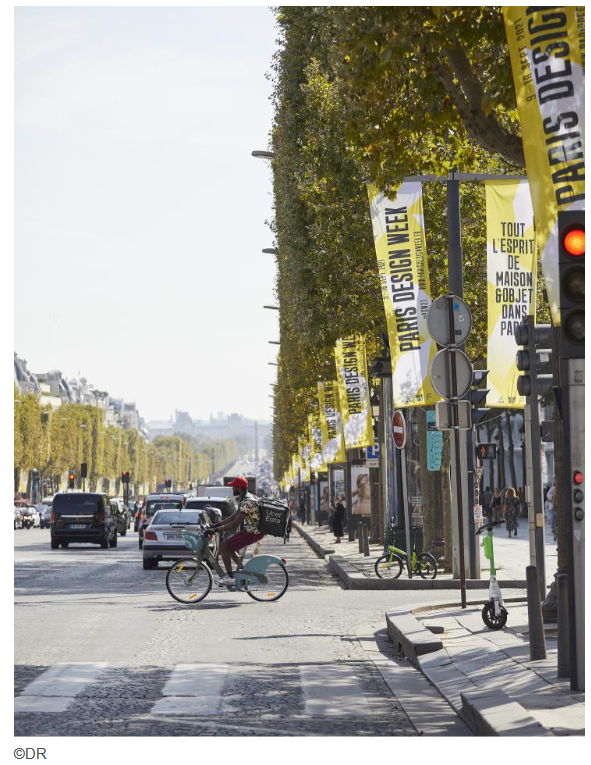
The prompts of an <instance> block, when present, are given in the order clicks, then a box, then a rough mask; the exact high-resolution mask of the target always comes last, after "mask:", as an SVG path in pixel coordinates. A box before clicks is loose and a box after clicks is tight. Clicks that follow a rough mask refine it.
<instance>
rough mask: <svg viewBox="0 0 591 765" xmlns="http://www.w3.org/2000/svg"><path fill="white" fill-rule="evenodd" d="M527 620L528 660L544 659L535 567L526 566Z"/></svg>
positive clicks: (538, 591)
mask: <svg viewBox="0 0 591 765" xmlns="http://www.w3.org/2000/svg"><path fill="white" fill-rule="evenodd" d="M525 578H526V579H527V620H528V623H529V658H530V660H531V661H535V660H536V659H545V658H546V638H545V635H544V623H543V622H542V603H541V601H540V585H539V583H538V572H537V568H536V566H526V569H525Z"/></svg>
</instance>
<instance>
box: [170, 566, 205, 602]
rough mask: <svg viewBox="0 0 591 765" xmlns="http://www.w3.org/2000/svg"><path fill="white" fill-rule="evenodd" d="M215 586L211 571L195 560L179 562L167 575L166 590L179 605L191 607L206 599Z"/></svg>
mask: <svg viewBox="0 0 591 765" xmlns="http://www.w3.org/2000/svg"><path fill="white" fill-rule="evenodd" d="M212 584H213V577H212V575H211V571H210V570H209V568H208V567H207V566H204V565H203V564H202V563H199V565H198V564H197V561H196V560H195V558H183V559H182V560H177V561H176V562H175V563H174V564H173V565H172V566H171V567H170V568H169V569H168V573H167V574H166V589H167V590H168V592H169V593H170V594H171V595H172V597H173V598H174V599H175V600H178V602H179V603H183V604H185V605H188V606H191V605H193V604H194V603H199V602H200V601H201V600H203V598H205V597H206V596H207V595H208V594H209V591H210V590H211V586H212Z"/></svg>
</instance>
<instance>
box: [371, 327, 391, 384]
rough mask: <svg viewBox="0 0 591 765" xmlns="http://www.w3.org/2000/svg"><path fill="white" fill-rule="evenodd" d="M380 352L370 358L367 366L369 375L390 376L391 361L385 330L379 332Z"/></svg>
mask: <svg viewBox="0 0 591 765" xmlns="http://www.w3.org/2000/svg"><path fill="white" fill-rule="evenodd" d="M380 342H381V344H382V349H383V350H382V354H381V355H380V356H375V357H374V358H373V359H372V360H371V364H370V367H369V375H370V377H392V361H391V357H390V341H389V340H388V335H387V334H386V333H385V332H382V333H381V334H380Z"/></svg>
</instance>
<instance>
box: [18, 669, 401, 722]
mask: <svg viewBox="0 0 591 765" xmlns="http://www.w3.org/2000/svg"><path fill="white" fill-rule="evenodd" d="M275 670H276V671H275V672H274V673H272V674H271V675H269V674H268V673H269V668H268V667H260V666H256V665H251V666H245V665H237V666H233V665H231V664H223V663H192V664H177V665H175V666H172V667H167V668H144V674H143V680H142V682H141V684H138V683H137V682H135V683H134V682H132V681H131V680H130V676H131V675H132V674H133V672H134V670H133V669H131V668H122V667H114V666H109V665H108V664H107V663H105V662H88V663H62V664H56V665H53V666H51V667H49V668H47V669H46V670H45V671H43V672H42V673H41V674H39V675H38V676H37V677H36V678H35V679H34V680H33V681H32V682H30V683H28V685H26V686H25V687H24V688H23V690H22V691H21V692H20V693H19V694H18V695H17V696H16V697H15V713H16V714H17V715H19V714H25V713H35V714H38V713H47V714H48V715H55V714H56V713H60V712H65V711H66V710H68V715H69V716H75V709H73V706H74V705H75V704H76V701H77V699H78V704H79V707H80V712H81V714H89V710H91V709H92V707H93V704H97V703H99V702H101V703H104V699H105V698H106V697H109V696H110V695H111V696H112V697H113V698H114V700H117V699H122V698H124V697H125V698H127V700H128V702H129V698H130V697H133V696H134V694H137V695H139V696H142V700H143V702H144V703H145V706H144V708H143V713H144V714H147V715H149V716H154V717H155V718H157V719H158V718H160V719H161V718H162V716H177V715H181V716H195V717H206V716H211V717H216V716H220V715H222V716H223V715H231V714H236V713H238V714H239V713H240V700H242V702H243V703H245V704H247V708H248V709H249V710H250V713H254V712H256V710H257V708H259V707H260V712H261V714H267V715H268V714H273V713H276V714H285V713H286V710H287V711H288V713H289V714H298V715H310V716H312V717H314V718H322V717H333V718H334V717H348V718H351V717H369V716H371V715H372V714H373V713H375V710H376V704H378V705H381V709H382V712H386V711H387V708H388V704H389V703H391V702H393V701H395V698H394V696H393V695H392V693H391V691H390V690H389V689H387V688H386V687H385V686H384V687H383V688H382V689H381V690H379V689H377V688H376V686H375V684H374V685H373V686H372V684H371V682H369V683H368V667H367V666H366V665H365V664H363V663H361V662H350V663H340V662H335V663H326V664H316V663H308V664H302V665H291V664H288V665H284V666H283V665H278V666H277V667H276V668H275ZM266 673H267V674H266ZM281 696H282V697H283V704H284V706H283V708H281V705H280V697H281ZM274 698H276V699H277V701H273V699H274ZM237 699H238V701H237ZM269 699H271V702H269ZM148 705H149V706H148ZM237 705H238V706H237ZM282 709H283V711H282Z"/></svg>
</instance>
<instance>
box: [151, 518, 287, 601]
mask: <svg viewBox="0 0 591 765" xmlns="http://www.w3.org/2000/svg"><path fill="white" fill-rule="evenodd" d="M213 533H214V532H213V531H212V530H211V529H209V528H207V526H205V525H200V526H199V527H198V530H197V531H187V530H185V532H184V534H185V545H186V546H187V547H188V548H189V549H190V550H191V551H192V552H193V553H194V555H193V556H192V557H187V558H183V559H182V560H178V561H175V563H174V564H173V565H172V566H171V567H170V569H169V570H168V573H167V574H166V588H167V590H168V592H169V593H170V595H171V596H172V597H173V598H174V599H175V600H178V602H179V603H183V604H184V605H189V606H190V605H195V604H196V603H200V602H201V601H202V600H203V599H204V598H206V597H207V596H208V595H209V593H210V591H211V588H212V586H213V574H212V571H213V572H215V573H216V574H217V575H218V576H219V577H223V576H225V573H226V572H225V571H223V570H222V568H221V566H220V565H219V563H218V562H217V559H216V557H215V556H214V554H213V553H212V551H211V550H210V548H209V545H208V544H207V542H208V539H209V537H210V536H211V535H212V534H213ZM243 557H244V556H242V558H241V559H240V563H239V565H238V569H237V571H236V572H235V573H234V581H235V584H234V585H226V588H227V589H228V590H230V591H231V592H246V594H247V595H249V596H250V597H251V598H252V599H253V600H258V601H260V602H263V603H271V602H273V601H276V600H279V598H280V597H282V596H283V595H284V594H285V591H286V590H287V587H288V585H289V575H288V573H287V567H286V565H285V560H284V559H283V558H277V557H276V556H275V555H255V556H254V557H253V558H251V559H250V560H249V561H247V563H245V564H244V565H242V560H243Z"/></svg>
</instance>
